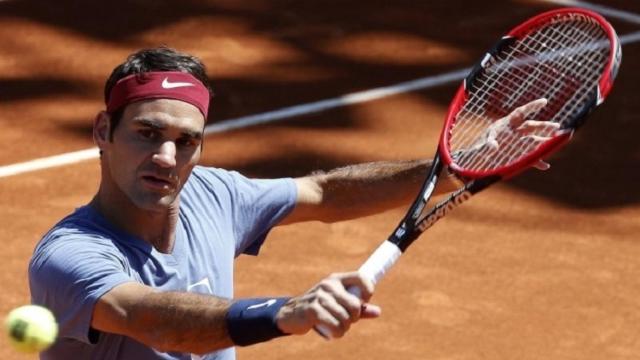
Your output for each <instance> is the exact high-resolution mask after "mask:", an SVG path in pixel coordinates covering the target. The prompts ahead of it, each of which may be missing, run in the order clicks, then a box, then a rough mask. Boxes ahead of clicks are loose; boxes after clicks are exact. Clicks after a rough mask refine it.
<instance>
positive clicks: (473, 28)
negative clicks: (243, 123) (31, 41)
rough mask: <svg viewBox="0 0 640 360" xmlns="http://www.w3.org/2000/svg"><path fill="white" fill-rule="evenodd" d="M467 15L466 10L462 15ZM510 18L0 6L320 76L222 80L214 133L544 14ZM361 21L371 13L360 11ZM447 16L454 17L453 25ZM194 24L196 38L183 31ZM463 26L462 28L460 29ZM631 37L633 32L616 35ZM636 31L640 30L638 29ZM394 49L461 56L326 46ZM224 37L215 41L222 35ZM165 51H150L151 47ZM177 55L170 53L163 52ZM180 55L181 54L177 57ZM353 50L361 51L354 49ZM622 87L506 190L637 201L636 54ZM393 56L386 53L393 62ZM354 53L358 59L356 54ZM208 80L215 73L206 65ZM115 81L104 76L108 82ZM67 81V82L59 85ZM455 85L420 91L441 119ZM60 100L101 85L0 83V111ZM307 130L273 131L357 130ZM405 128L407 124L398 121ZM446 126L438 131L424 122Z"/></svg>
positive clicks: (237, 7)
mask: <svg viewBox="0 0 640 360" xmlns="http://www.w3.org/2000/svg"><path fill="white" fill-rule="evenodd" d="M463 4H464V7H463V6H462V5H463ZM508 8H509V11H508V12H505V4H504V3H503V2H471V1H468V2H463V1H448V2H426V1H423V2H418V1H412V0H404V1H394V2H393V3H391V2H388V1H381V0H378V1H367V2H364V1H339V0H333V1H321V2H320V1H314V2H311V1H306V2H304V1H299V2H291V1H273V0H272V1H268V0H265V1H260V2H252V1H235V2H219V3H218V2H216V3H214V2H211V3H210V4H207V3H205V2H203V1H195V0H194V1H177V0H174V1H151V0H136V1H124V0H117V1H109V2H106V1H85V2H79V1H75V0H60V1H56V2H51V1H48V0H33V1H20V0H14V1H9V2H3V3H0V19H2V18H3V17H7V18H8V17H19V18H28V19H31V20H33V21H36V22H39V23H43V24H47V25H49V26H55V27H58V28H61V29H64V30H66V31H71V32H74V33H78V34H82V35H84V36H88V37H91V38H95V39H96V40H99V41H103V42H111V43H114V44H118V45H120V46H129V45H130V47H131V48H132V49H135V48H138V47H140V46H141V44H140V40H138V39H137V38H136V36H137V35H139V34H141V33H143V32H145V31H149V30H153V29H156V28H163V27H167V26H170V25H172V24H176V23H179V22H182V23H183V26H181V27H180V31H183V32H184V35H185V36H187V37H190V36H199V35H201V34H203V32H206V31H210V32H211V34H214V35H215V34H216V33H215V31H216V27H215V26H212V27H211V29H209V30H207V29H203V28H201V27H199V25H198V24H200V23H198V22H197V19H202V18H210V19H211V20H210V21H211V22H213V23H215V22H216V21H219V22H235V23H238V24H241V25H242V26H243V27H244V28H246V29H247V31H250V32H253V33H256V34H259V35H260V36H263V37H267V38H269V40H270V41H274V42H277V43H281V44H283V45H286V46H287V48H292V49H295V51H296V52H297V53H298V54H302V55H300V56H296V57H295V58H294V59H282V60H276V61H274V62H273V63H269V64H266V65H259V66H267V67H268V68H267V69H266V70H269V71H273V72H274V73H276V74H277V73H283V74H285V73H287V72H296V71H299V72H303V71H305V70H306V69H310V70H313V71H316V72H318V73H321V74H323V76H319V77H317V78H315V79H313V80H305V81H300V80H296V81H293V80H286V79H285V78H286V77H283V79H282V80H273V77H269V78H260V77H255V78H251V79H246V78H234V77H216V78H214V79H212V82H213V84H214V90H215V92H216V98H215V99H214V103H213V104H214V106H215V111H213V112H212V117H211V118H210V119H209V121H217V120H221V119H228V118H233V117H237V116H242V115H247V114H253V113H259V112H263V111H269V110H273V109H277V108H281V107H286V106H291V105H294V104H300V103H306V102H312V101H317V100H319V99H325V98H332V97H335V96H337V95H340V94H345V93H349V92H353V91H359V90H363V89H368V88H372V87H379V86H385V85H389V84H394V83H397V82H401V81H407V80H411V79H415V78H419V77H424V76H428V75H433V74H439V73H442V72H445V71H450V70H453V69H459V68H462V67H467V66H470V65H471V64H472V63H473V62H474V61H475V60H476V59H477V58H479V56H480V55H481V54H482V52H483V51H484V50H486V48H488V47H489V46H490V45H491V44H492V43H493V42H494V40H495V39H496V38H497V37H498V36H499V35H501V34H502V33H504V32H505V31H506V30H508V29H509V28H510V27H512V26H513V25H514V24H517V23H518V22H520V21H522V20H523V19H525V18H527V17H529V16H531V15H533V14H535V13H538V12H540V11H542V10H545V9H548V7H544V6H542V5H540V4H533V3H527V2H515V1H514V2H512V3H511V4H509V5H508ZM363 9H366V11H363ZM450 14H457V15H456V16H457V18H458V20H453V21H452V19H451V15H450ZM192 18H193V19H196V22H194V24H193V26H190V25H189V24H190V23H189V22H187V20H189V19H192ZM462 19H464V21H463V20H462ZM614 25H616V27H618V31H619V32H620V33H624V32H625V31H627V30H630V29H632V27H631V26H629V25H627V24H616V23H615V22H614ZM636 30H637V27H636ZM390 34H393V39H396V40H398V39H402V38H404V39H420V40H423V41H427V42H429V43H433V44H436V45H437V46H441V47H444V48H451V49H455V50H456V53H457V54H459V56H457V57H455V56H453V57H452V56H443V57H442V58H438V56H437V55H434V58H433V59H425V58H424V57H420V56H416V57H414V58H407V59H405V61H402V62H394V61H389V60H388V59H385V57H384V56H382V55H381V56H376V54H375V52H376V51H378V50H377V49H365V50H366V51H370V52H373V53H374V54H373V55H370V56H350V55H348V54H346V53H344V52H341V53H336V52H331V51H327V46H326V44H327V43H330V42H331V41H332V40H334V39H340V38H344V37H352V38H357V37H362V38H363V39H365V40H366V39H367V37H371V36H391V35H390ZM217 35H220V34H217ZM154 45H158V44H146V45H145V46H154ZM168 45H170V46H172V44H168ZM176 47H179V46H176ZM355 50H358V49H355ZM624 50H625V54H624V60H623V65H622V69H621V71H620V76H619V79H618V83H617V85H616V88H615V89H614V92H613V94H612V96H611V97H610V99H609V101H608V102H607V104H605V106H604V107H603V108H602V109H599V110H598V111H597V113H596V114H595V115H594V116H593V117H592V119H590V124H589V125H588V126H587V127H585V129H584V130H583V131H582V132H581V133H580V134H579V136H578V137H577V138H576V139H575V141H574V142H573V143H572V144H571V145H570V146H569V147H568V148H567V149H566V150H565V151H564V152H562V153H560V154H558V156H557V157H556V158H554V159H553V163H554V169H553V170H552V171H550V172H549V173H547V174H544V175H543V174H540V173H535V172H531V173H530V174H528V176H524V177H520V178H518V179H516V180H514V181H512V182H510V183H509V185H508V186H513V187H515V188H518V189H520V190H523V191H532V192H535V193H536V194H538V195H540V196H546V197H549V198H553V199H554V200H556V201H559V202H562V203H564V204H566V205H569V206H574V207H580V208H585V209H601V208H607V207H616V206H625V205H630V204H635V203H638V202H639V201H640V192H637V191H631V190H629V189H633V186H634V185H636V184H637V183H638V182H639V181H640V170H639V169H638V168H637V164H639V163H640V143H638V141H636V140H635V137H636V136H635V134H637V133H638V131H640V122H639V121H637V120H638V116H639V115H638V114H639V113H640V108H639V107H640V104H639V101H638V97H637V95H636V94H635V93H634V91H633V90H632V89H633V87H634V85H635V84H637V83H638V81H639V80H640V79H639V78H638V77H639V75H638V72H637V71H636V70H635V69H634V68H633V67H632V66H631V65H630V64H637V63H638V61H640V59H638V52H639V51H640V50H639V47H638V46H637V45H635V44H633V45H631V46H629V47H627V48H625V49H624ZM387 51H388V50H387ZM356 52H357V51H356ZM381 54H383V52H381ZM208 66H209V68H210V69H213V68H215V66H216V64H208ZM108 71H110V69H105V76H107V75H108V74H107V73H108ZM60 76H63V75H60ZM455 87H456V86H454V85H449V86H446V87H442V88H438V89H432V90H427V91H422V92H420V93H419V94H420V95H421V96H424V98H425V101H429V102H431V103H433V102H435V103H437V104H439V105H441V106H442V107H443V108H446V106H447V105H448V103H449V100H450V98H451V96H452V94H453V93H454V91H455ZM60 93H68V94H74V95H77V96H91V97H96V96H99V97H100V98H101V96H102V83H99V82H96V83H93V84H78V83H77V82H75V81H71V80H68V79H65V78H62V77H61V78H55V79H38V78H34V79H30V78H27V79H18V80H8V79H0V99H1V100H0V101H14V100H20V99H25V98H35V97H45V96H49V95H57V94H60ZM307 118H308V119H310V120H311V121H299V120H296V121H285V122H281V123H279V124H274V125H270V126H268V127H267V130H266V131H268V129H269V128H270V127H313V128H316V127H317V128H354V127H358V126H359V125H358V123H357V122H356V121H355V120H354V118H353V116H352V114H351V113H350V111H349V109H347V108H342V109H338V110H333V111H332V116H331V118H330V119H329V120H327V119H323V120H319V119H320V118H321V116H318V115H311V116H307ZM86 121H87V120H86V119H84V118H82V119H77V121H73V122H72V123H71V124H69V123H67V124H65V126H66V128H65V130H67V131H68V132H69V133H70V134H72V135H76V136H83V137H84V136H86V137H89V136H90V131H91V128H90V124H87V123H86ZM398 121H401V119H399V120H398ZM425 121H440V119H425ZM360 160H361V159H358V158H357V157H354V158H349V157H348V156H347V157H345V156H341V157H340V158H337V157H333V156H331V155H328V154H323V153H321V152H317V151H306V150H302V151H299V150H296V151H292V152H291V153H288V154H285V156H284V158H282V157H277V158H276V157H273V158H270V157H265V158H261V159H258V160H255V161H251V162H249V163H245V164H242V165H241V166H236V165H237V164H231V163H230V164H228V165H229V166H230V167H234V168H237V169H238V170H240V171H244V172H246V173H250V174H252V175H256V176H285V175H286V176H298V175H303V174H306V173H308V172H310V171H312V170H314V169H317V168H323V169H327V168H331V167H334V166H340V165H344V164H348V163H353V162H358V161H360Z"/></svg>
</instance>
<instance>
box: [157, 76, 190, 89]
mask: <svg viewBox="0 0 640 360" xmlns="http://www.w3.org/2000/svg"><path fill="white" fill-rule="evenodd" d="M186 86H195V85H194V84H192V83H188V82H170V81H169V78H164V80H162V88H163V89H175V88H179V87H186Z"/></svg>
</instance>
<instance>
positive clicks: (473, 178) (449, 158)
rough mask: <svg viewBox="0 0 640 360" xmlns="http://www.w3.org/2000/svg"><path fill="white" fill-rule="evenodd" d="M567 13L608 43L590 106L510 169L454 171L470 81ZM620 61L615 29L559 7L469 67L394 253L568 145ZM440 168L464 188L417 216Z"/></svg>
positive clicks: (522, 27)
mask: <svg viewBox="0 0 640 360" xmlns="http://www.w3.org/2000/svg"><path fill="white" fill-rule="evenodd" d="M567 14H576V15H583V16H586V17H588V18H591V19H592V20H593V21H597V22H598V23H599V24H600V25H601V27H602V29H604V31H605V32H606V34H607V36H608V38H609V43H610V53H611V54H612V56H611V57H610V59H609V62H608V63H607V65H606V66H605V71H604V72H603V75H602V77H601V80H600V81H599V83H598V86H596V88H595V89H593V90H592V94H591V95H590V96H591V98H590V99H589V101H587V103H586V104H585V106H584V107H583V109H582V110H581V111H579V112H578V115H577V116H576V117H575V118H574V119H570V121H568V122H566V125H564V129H565V130H567V131H566V132H562V134H561V135H557V136H554V137H553V138H551V139H550V140H548V141H545V142H544V143H542V144H541V145H540V146H538V147H537V148H536V149H535V150H534V151H533V152H531V153H530V154H527V155H526V156H523V157H522V158H520V159H518V160H517V161H515V162H513V163H512V164H509V165H507V166H503V167H499V168H496V169H493V170H491V171H473V170H468V169H464V168H461V167H460V166H458V165H457V164H456V162H455V158H456V156H455V155H454V154H452V152H451V148H450V146H449V144H450V143H449V141H450V137H451V129H452V128H453V125H454V124H455V121H456V115H457V114H458V113H459V111H460V110H461V109H462V107H463V106H464V104H465V102H466V101H467V99H468V89H471V86H472V84H473V82H474V81H475V79H476V78H477V77H478V75H479V74H481V73H482V72H483V71H484V68H485V64H486V63H487V62H486V61H487V58H488V57H495V56H496V55H497V54H498V53H500V52H501V51H502V50H503V49H505V47H508V46H510V45H511V44H513V43H514V42H515V40H517V39H518V38H522V37H524V36H525V35H526V34H528V33H530V32H532V31H534V30H535V29H538V28H539V27H541V26H543V25H544V24H545V23H547V22H549V21H551V20H552V19H553V18H554V17H556V16H564V15H567ZM621 58H622V51H621V47H620V41H619V40H618V37H617V35H616V33H615V30H614V29H613V27H612V26H611V24H609V22H607V20H605V19H604V18H603V17H602V16H600V15H599V14H597V13H595V12H593V11H589V10H586V9H582V8H563V9H558V10H552V11H549V12H545V13H542V14H540V15H537V16H535V17H533V18H531V19H529V20H527V21H526V22H524V23H522V24H521V25H519V26H517V27H516V28H514V29H513V30H511V31H510V32H509V33H508V34H507V35H505V36H504V37H503V38H502V39H501V40H500V41H499V42H498V43H497V44H496V45H495V46H494V47H493V48H492V49H491V50H490V51H489V52H488V53H487V54H486V56H485V57H484V58H483V60H482V61H480V62H478V63H477V64H476V65H475V66H474V67H473V69H472V71H471V72H470V74H469V75H468V76H467V77H466V78H465V79H464V81H463V82H462V84H461V85H460V87H459V88H458V90H457V92H456V95H455V97H454V99H453V100H452V102H451V104H450V106H449V110H448V113H447V117H446V120H445V125H444V127H443V130H442V133H441V135H440V143H439V145H438V151H437V152H436V154H435V156H434V158H433V161H432V164H431V167H430V169H429V172H428V176H427V180H426V181H425V183H424V184H423V185H422V188H421V190H420V194H422V196H420V197H418V198H417V199H416V200H415V201H414V202H413V204H412V205H411V207H410V210H409V211H408V212H407V215H406V216H405V217H404V219H403V220H402V221H401V222H400V224H399V225H398V227H397V228H396V230H395V231H394V232H393V234H392V235H391V236H390V237H389V239H388V241H390V242H392V243H394V244H396V245H397V246H398V248H399V249H400V250H401V251H402V252H404V251H405V250H406V249H407V247H409V245H411V243H413V241H414V240H415V239H417V238H418V236H420V234H422V232H424V231H425V230H426V229H428V228H430V227H431V226H432V225H433V224H435V222H437V220H439V219H441V218H442V217H444V216H445V215H446V214H447V213H448V212H450V211H451V210H453V209H454V208H455V207H457V206H458V205H460V204H462V203H463V202H465V201H466V200H468V199H469V198H470V197H471V196H473V195H475V194H477V193H478V192H480V191H482V190H484V189H485V188H487V187H489V186H490V185H492V184H494V183H496V182H498V181H500V180H505V179H508V178H510V177H513V176H514V175H516V174H518V173H520V172H522V171H524V170H526V169H527V168H529V167H531V166H532V165H533V164H534V163H535V162H537V161H538V160H540V159H542V158H544V157H546V156H548V155H549V154H551V153H553V152H555V151H557V150H558V149H559V148H561V147H562V146H563V145H565V144H566V143H567V142H568V141H569V140H570V138H571V136H572V135H573V132H574V131H575V130H576V129H577V128H578V127H580V126H581V125H582V124H583V123H584V120H585V119H586V117H587V116H588V115H589V114H590V113H591V112H592V111H593V110H594V109H595V108H596V107H597V106H598V105H600V104H601V103H602V102H603V101H604V99H605V98H606V97H607V96H608V94H609V92H610V91H611V88H612V85H613V81H614V79H615V77H616V75H617V73H618V69H619V66H620V62H621ZM519 105H524V104H519ZM445 168H446V169H447V170H446V172H447V173H449V174H445V176H457V177H458V178H459V179H460V180H461V181H463V182H464V186H462V187H461V188H460V189H458V190H456V191H454V192H453V193H452V194H450V195H449V196H448V197H447V198H446V199H445V200H443V201H441V202H439V203H438V204H436V205H435V206H434V207H433V208H432V209H431V210H430V211H429V212H428V213H426V214H422V211H423V210H424V208H425V206H426V205H427V202H428V201H429V200H430V198H431V195H432V194H433V192H434V190H435V185H436V183H437V181H438V178H439V177H440V176H442V173H443V170H444V169H445Z"/></svg>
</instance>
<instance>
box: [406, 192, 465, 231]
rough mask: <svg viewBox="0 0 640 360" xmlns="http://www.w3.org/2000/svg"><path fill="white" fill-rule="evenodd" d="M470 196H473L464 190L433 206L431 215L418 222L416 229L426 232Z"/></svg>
mask: <svg viewBox="0 0 640 360" xmlns="http://www.w3.org/2000/svg"><path fill="white" fill-rule="evenodd" d="M471 196H473V194H472V193H471V192H470V191H469V190H465V191H462V192H460V193H458V194H455V195H453V196H452V197H451V198H449V199H447V200H446V201H444V202H442V203H439V204H438V205H436V206H435V208H434V209H433V211H432V214H431V215H429V216H427V217H425V218H424V219H422V220H421V221H420V222H418V229H419V230H420V231H425V230H427V229H428V228H430V227H431V226H433V224H435V223H436V221H438V220H440V219H441V218H443V217H444V216H445V215H447V214H448V213H450V212H451V211H452V210H453V209H455V208H456V207H457V206H459V205H460V204H462V203H463V202H465V201H467V200H469V199H470V198H471Z"/></svg>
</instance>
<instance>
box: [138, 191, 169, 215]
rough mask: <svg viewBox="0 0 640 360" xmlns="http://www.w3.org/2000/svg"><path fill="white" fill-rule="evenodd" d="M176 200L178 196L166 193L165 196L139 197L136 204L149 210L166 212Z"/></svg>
mask: <svg viewBox="0 0 640 360" xmlns="http://www.w3.org/2000/svg"><path fill="white" fill-rule="evenodd" d="M175 201H176V196H174V195H165V196H147V197H145V198H144V199H138V201H134V203H135V204H136V206H137V207H138V208H140V209H142V210H147V211H154V212H155V211H157V212H165V211H167V209H169V208H171V207H172V205H173V204H174V203H175Z"/></svg>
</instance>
